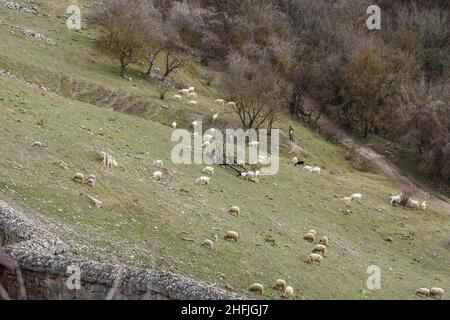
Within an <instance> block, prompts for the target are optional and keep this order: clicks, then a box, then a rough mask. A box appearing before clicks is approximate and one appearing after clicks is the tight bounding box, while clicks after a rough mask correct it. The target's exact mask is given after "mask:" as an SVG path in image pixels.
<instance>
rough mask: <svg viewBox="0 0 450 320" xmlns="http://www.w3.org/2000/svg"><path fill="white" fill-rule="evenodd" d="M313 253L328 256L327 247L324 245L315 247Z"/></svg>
mask: <svg viewBox="0 0 450 320" xmlns="http://www.w3.org/2000/svg"><path fill="white" fill-rule="evenodd" d="M312 252H313V253H320V254H321V255H322V256H326V255H327V247H326V246H325V245H323V244H318V245H316V246H315V247H314V249H313V251H312Z"/></svg>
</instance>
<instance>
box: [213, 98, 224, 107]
mask: <svg viewBox="0 0 450 320" xmlns="http://www.w3.org/2000/svg"><path fill="white" fill-rule="evenodd" d="M214 102H215V103H216V104H217V105H222V106H223V105H224V104H225V100H223V99H216V101H214Z"/></svg>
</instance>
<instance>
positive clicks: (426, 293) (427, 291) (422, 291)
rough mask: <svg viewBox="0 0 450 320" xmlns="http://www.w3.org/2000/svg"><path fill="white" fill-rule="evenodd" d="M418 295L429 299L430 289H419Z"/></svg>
mask: <svg viewBox="0 0 450 320" xmlns="http://www.w3.org/2000/svg"><path fill="white" fill-rule="evenodd" d="M416 295H417V296H424V297H429V296H430V289H427V288H420V289H417V290H416Z"/></svg>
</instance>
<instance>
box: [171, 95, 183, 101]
mask: <svg viewBox="0 0 450 320" xmlns="http://www.w3.org/2000/svg"><path fill="white" fill-rule="evenodd" d="M173 98H174V99H175V100H178V101H181V99H182V96H180V95H179V94H175V95H174V96H173Z"/></svg>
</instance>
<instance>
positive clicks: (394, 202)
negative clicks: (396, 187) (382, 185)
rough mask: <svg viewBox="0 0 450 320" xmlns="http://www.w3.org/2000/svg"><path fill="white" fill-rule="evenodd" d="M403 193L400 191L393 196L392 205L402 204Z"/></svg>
mask: <svg viewBox="0 0 450 320" xmlns="http://www.w3.org/2000/svg"><path fill="white" fill-rule="evenodd" d="M402 196H403V193H400V194H399V195H398V196H391V205H392V206H394V205H397V204H398V205H400V204H401V203H402Z"/></svg>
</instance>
